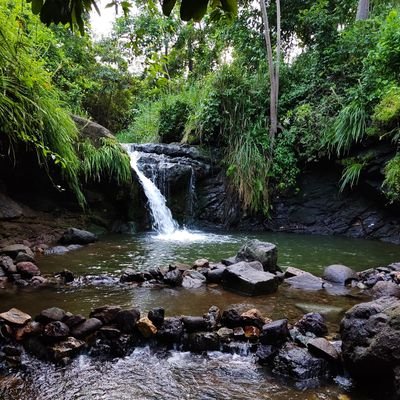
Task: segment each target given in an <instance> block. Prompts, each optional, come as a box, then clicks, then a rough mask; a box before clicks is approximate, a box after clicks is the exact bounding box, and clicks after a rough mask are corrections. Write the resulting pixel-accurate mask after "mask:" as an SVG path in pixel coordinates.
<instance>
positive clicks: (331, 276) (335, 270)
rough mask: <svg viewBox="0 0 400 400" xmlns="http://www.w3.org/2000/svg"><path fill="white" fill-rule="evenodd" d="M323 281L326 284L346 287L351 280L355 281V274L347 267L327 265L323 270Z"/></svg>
mask: <svg viewBox="0 0 400 400" xmlns="http://www.w3.org/2000/svg"><path fill="white" fill-rule="evenodd" d="M322 277H323V279H325V280H327V281H328V282H334V283H340V284H342V285H347V284H348V283H350V282H351V281H352V280H357V279H358V277H357V273H356V272H355V271H354V270H352V269H351V268H349V267H346V266H345V265H340V264H334V265H329V266H328V267H326V268H325V269H324V273H323V275H322Z"/></svg>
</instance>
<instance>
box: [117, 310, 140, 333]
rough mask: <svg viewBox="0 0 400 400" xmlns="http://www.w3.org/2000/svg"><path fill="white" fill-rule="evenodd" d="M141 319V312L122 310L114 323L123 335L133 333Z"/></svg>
mask: <svg viewBox="0 0 400 400" xmlns="http://www.w3.org/2000/svg"><path fill="white" fill-rule="evenodd" d="M139 319H140V311H139V310H138V309H136V308H132V309H130V310H121V311H119V312H118V313H117V315H116V317H115V320H114V323H115V325H116V326H117V327H118V329H120V330H121V331H122V332H123V333H132V332H133V331H134V329H135V326H136V323H137V321H138V320H139Z"/></svg>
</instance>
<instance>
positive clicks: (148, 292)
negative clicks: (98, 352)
mask: <svg viewBox="0 0 400 400" xmlns="http://www.w3.org/2000/svg"><path fill="white" fill-rule="evenodd" d="M253 238H257V239H260V240H264V241H269V242H272V243H275V244H276V245H277V246H278V253H279V258H278V263H279V265H280V266H282V267H287V266H295V267H299V268H302V269H305V270H307V271H310V272H312V273H314V274H316V275H321V274H322V271H323V269H324V267H325V266H327V265H330V264H335V263H341V264H345V265H348V266H350V267H352V268H354V269H356V270H363V269H366V268H369V267H373V266H377V265H385V264H388V263H391V262H395V261H399V260H400V246H395V245H392V244H387V243H383V242H375V241H366V240H356V239H348V238H342V237H321V236H305V235H296V234H273V233H263V234H243V233H240V234H238V233H235V234H223V235H221V234H216V233H203V232H189V233H188V232H181V233H180V234H179V235H177V236H175V237H174V238H172V239H171V238H170V237H162V236H161V237H160V236H158V235H155V234H153V233H146V234H139V235H130V236H128V235H127V236H122V235H110V236H104V237H102V238H101V240H100V241H99V242H98V243H95V244H92V245H89V246H87V247H84V248H82V249H79V250H76V251H72V252H69V253H67V254H65V255H51V256H42V257H41V258H39V261H38V262H39V266H40V268H41V270H42V272H43V273H52V272H57V271H61V270H63V269H64V268H67V269H69V270H71V271H73V272H74V273H75V274H76V275H77V276H92V277H94V276H96V277H100V278H98V279H95V280H93V279H92V280H90V283H86V284H84V285H69V286H64V287H53V288H36V289H34V288H28V289H15V288H9V289H3V290H1V291H0V312H2V311H5V310H7V309H8V308H10V307H18V308H20V309H22V310H24V311H26V312H29V313H31V314H33V315H35V314H37V313H38V312H39V311H40V310H42V309H44V308H47V307H48V306H59V307H62V308H64V309H65V310H67V311H71V312H73V313H83V314H85V315H88V313H89V312H90V310H91V309H93V308H94V307H96V306H102V305H105V304H118V305H120V306H123V307H132V306H135V307H138V308H140V309H141V310H142V311H146V310H149V309H151V308H152V307H156V306H162V307H164V308H165V309H166V313H167V315H202V314H203V313H204V312H206V311H207V310H208V308H209V307H210V306H211V305H217V306H219V307H220V308H221V309H224V308H226V307H228V306H232V305H236V306H238V307H239V308H241V309H242V310H246V309H249V308H253V307H256V308H258V309H259V310H260V311H261V312H262V313H263V314H264V315H265V316H268V317H270V318H273V319H278V318H284V317H285V318H288V319H289V321H290V322H295V321H296V320H297V319H298V318H299V317H300V316H301V315H303V314H304V313H306V312H310V311H318V312H321V313H323V314H324V315H325V317H326V319H327V322H328V325H329V329H330V333H331V334H335V333H336V332H337V331H338V326H339V322H340V319H341V317H342V316H343V313H344V311H345V310H347V309H348V308H350V307H351V306H352V305H354V304H356V303H358V302H360V301H363V299H364V300H365V299H366V298H365V297H363V296H362V295H361V294H360V293H359V292H358V291H357V290H354V291H352V292H348V293H346V294H345V295H338V294H337V293H336V292H334V291H333V292H332V291H327V290H324V289H321V290H318V291H313V292H304V291H302V290H298V289H293V288H290V287H288V286H285V285H281V286H280V288H279V290H278V292H277V293H274V294H271V295H265V296H258V297H243V296H240V295H237V294H235V293H230V292H225V291H223V290H222V289H221V287H219V286H218V285H209V286H205V287H202V288H199V289H191V290H189V289H184V288H154V287H153V288H147V287H135V286H132V285H122V284H120V283H119V282H118V277H119V276H120V274H121V271H122V270H123V269H124V268H126V267H131V268H136V269H138V270H143V269H146V268H148V267H154V266H167V265H168V264H169V263H172V262H180V263H188V264H191V263H193V261H195V260H196V259H198V258H207V259H209V260H210V261H220V260H221V259H222V258H225V257H229V256H232V255H234V254H236V253H237V251H238V249H239V248H240V247H241V245H242V244H243V243H244V242H245V241H246V240H247V239H253ZM27 365H28V369H27V372H26V373H25V374H23V375H21V376H13V377H0V398H5V399H43V400H47V399H54V398H58V399H60V400H61V399H181V398H182V399H243V398H261V399H274V400H275V399H279V400H283V399H294V400H296V399H301V400H305V399H310V400H311V399H316V400H317V399H326V400H330V399H339V398H340V397H338V396H340V395H341V394H346V393H347V394H348V395H349V396H351V397H350V398H351V399H353V400H365V399H367V398H368V397H365V396H364V395H361V394H359V393H357V392H356V391H355V390H354V389H351V390H350V391H348V390H347V389H346V388H343V387H342V386H340V385H336V384H327V385H324V386H322V387H320V388H317V389H307V390H300V389H299V388H296V387H295V386H293V385H291V384H290V383H288V382H284V381H282V380H277V379H276V378H273V377H272V376H271V375H270V374H269V373H268V371H267V370H265V369H264V368H262V367H259V366H257V365H256V364H255V363H254V360H253V359H252V357H251V356H239V355H226V354H221V353H209V354H208V356H207V357H203V356H196V355H192V354H189V353H178V352H172V353H168V354H164V355H159V354H153V353H152V352H151V351H150V350H149V349H137V350H135V351H134V352H133V353H132V354H131V355H129V356H128V357H126V358H124V359H121V360H114V361H109V362H100V361H96V360H93V359H90V358H89V357H87V356H81V357H80V358H79V359H77V360H75V361H74V362H73V363H72V364H71V365H69V366H67V367H64V368H60V367H54V366H48V365H46V364H43V363H41V362H39V361H36V360H28V362H27Z"/></svg>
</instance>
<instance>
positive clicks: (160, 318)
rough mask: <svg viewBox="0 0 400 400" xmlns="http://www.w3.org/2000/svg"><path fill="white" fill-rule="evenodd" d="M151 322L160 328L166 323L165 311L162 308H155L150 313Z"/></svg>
mask: <svg viewBox="0 0 400 400" xmlns="http://www.w3.org/2000/svg"><path fill="white" fill-rule="evenodd" d="M148 317H149V320H150V321H151V322H152V323H153V324H154V325H155V326H156V327H157V328H160V327H161V325H162V324H163V323H164V318H165V310H164V309H163V308H161V307H158V308H153V309H152V310H150V311H149V313H148Z"/></svg>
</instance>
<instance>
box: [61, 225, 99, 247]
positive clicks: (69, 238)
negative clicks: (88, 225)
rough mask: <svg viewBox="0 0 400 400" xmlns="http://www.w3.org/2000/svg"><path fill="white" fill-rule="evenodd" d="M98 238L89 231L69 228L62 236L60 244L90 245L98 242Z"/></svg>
mask: <svg viewBox="0 0 400 400" xmlns="http://www.w3.org/2000/svg"><path fill="white" fill-rule="evenodd" d="M97 240H98V238H97V236H96V235H95V234H94V233H92V232H88V231H84V230H82V229H77V228H69V229H67V230H66V231H65V232H64V234H63V235H62V236H61V238H60V240H59V242H60V243H61V244H64V245H68V244H89V243H93V242H96V241H97Z"/></svg>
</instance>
